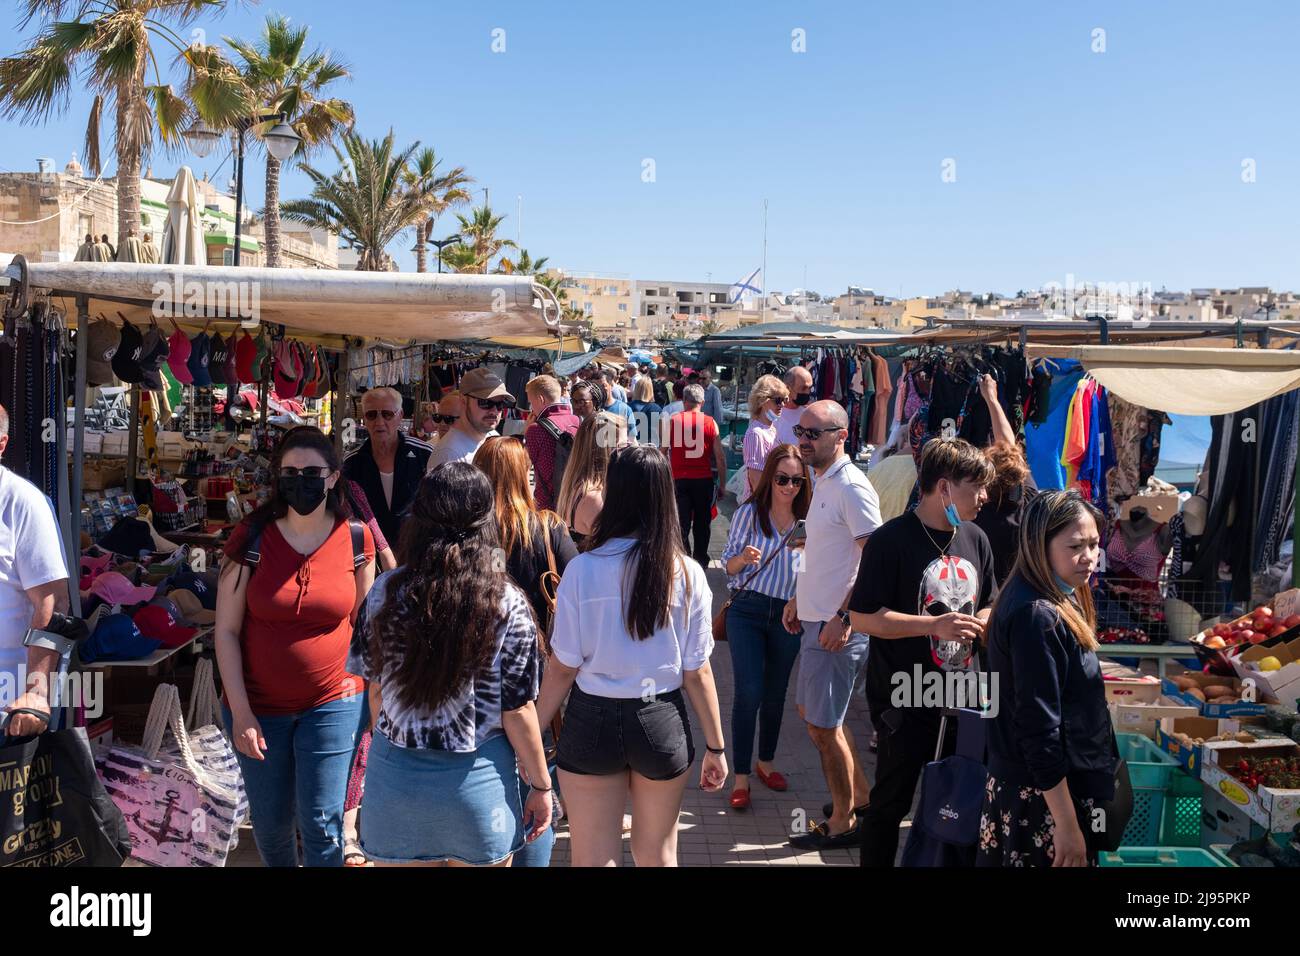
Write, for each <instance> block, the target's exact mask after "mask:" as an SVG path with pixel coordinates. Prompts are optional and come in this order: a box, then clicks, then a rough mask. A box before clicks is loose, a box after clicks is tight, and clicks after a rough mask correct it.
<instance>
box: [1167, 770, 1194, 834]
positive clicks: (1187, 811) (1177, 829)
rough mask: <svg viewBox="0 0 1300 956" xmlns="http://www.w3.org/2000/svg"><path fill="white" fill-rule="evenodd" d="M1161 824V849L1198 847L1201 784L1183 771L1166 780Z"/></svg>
mask: <svg viewBox="0 0 1300 956" xmlns="http://www.w3.org/2000/svg"><path fill="white" fill-rule="evenodd" d="M1163 802H1164V808H1163V811H1162V814H1161V822H1160V846H1197V847H1198V846H1200V845H1201V782H1200V781H1199V780H1197V779H1196V778H1195V777H1192V776H1191V775H1190V774H1188V773H1187V772H1186V771H1184V770H1179V772H1178V773H1175V774H1173V775H1172V776H1171V777H1170V779H1169V786H1168V787H1167V788H1166V789H1165V796H1164V801H1163Z"/></svg>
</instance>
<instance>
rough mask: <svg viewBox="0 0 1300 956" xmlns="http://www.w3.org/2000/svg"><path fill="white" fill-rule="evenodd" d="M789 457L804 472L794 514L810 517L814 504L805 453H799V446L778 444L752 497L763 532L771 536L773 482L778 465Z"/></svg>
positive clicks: (771, 453) (794, 505)
mask: <svg viewBox="0 0 1300 956" xmlns="http://www.w3.org/2000/svg"><path fill="white" fill-rule="evenodd" d="M787 458H789V459H792V460H793V461H795V462H797V463H798V465H799V470H800V472H801V473H802V474H803V484H802V485H800V486H799V493H798V494H797V495H795V496H794V501H793V502H791V506H792V509H793V511H794V516H795V517H796V518H806V517H808V506H809V505H811V504H812V476H811V475H809V474H808V466H807V465H806V464H804V460H803V455H802V454H800V453H799V446H798V445H777V446H776V447H775V448H773V449H772V451H771V452H769V453H768V456H767V463H766V464H764V465H763V476H762V477H761V478H759V479H758V487H757V488H755V489H754V496H753V499H752V500H753V502H754V509H755V513H756V515H757V517H758V523H759V525H760V526H762V528H763V534H764V535H766V536H767V537H769V538H770V537H771V536H772V483H773V479H774V478H775V476H776V469H777V466H778V465H780V464H781V462H783V461H785V460H786V459H787Z"/></svg>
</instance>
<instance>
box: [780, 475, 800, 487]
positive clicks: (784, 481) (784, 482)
mask: <svg viewBox="0 0 1300 956" xmlns="http://www.w3.org/2000/svg"><path fill="white" fill-rule="evenodd" d="M772 480H773V481H775V482H776V483H777V484H778V485H779V486H780V487H782V488H785V487H786V486H788V485H794V486H795V487H796V488H802V487H803V475H773V476H772Z"/></svg>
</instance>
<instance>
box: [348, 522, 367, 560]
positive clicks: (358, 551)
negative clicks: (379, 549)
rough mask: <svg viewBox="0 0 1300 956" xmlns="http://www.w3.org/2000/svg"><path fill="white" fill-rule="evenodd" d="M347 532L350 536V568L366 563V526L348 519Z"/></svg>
mask: <svg viewBox="0 0 1300 956" xmlns="http://www.w3.org/2000/svg"><path fill="white" fill-rule="evenodd" d="M348 532H349V533H350V534H351V536H352V567H353V568H359V567H361V565H363V564H365V563H366V526H365V525H363V524H362V523H361V522H360V521H358V520H357V519H355V518H349V519H348Z"/></svg>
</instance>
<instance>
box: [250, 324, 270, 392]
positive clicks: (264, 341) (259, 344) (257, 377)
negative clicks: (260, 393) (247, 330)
mask: <svg viewBox="0 0 1300 956" xmlns="http://www.w3.org/2000/svg"><path fill="white" fill-rule="evenodd" d="M253 345H254V347H255V348H256V349H257V351H256V353H254V355H253V381H254V382H257V383H258V384H261V383H262V382H265V381H266V377H267V375H268V373H269V367H268V366H269V365H270V362H271V354H272V353H271V342H270V340H269V339H268V338H267V337H266V333H265V332H263V333H261V334H260V335H258V337H257V338H255V339H254V340H253Z"/></svg>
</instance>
